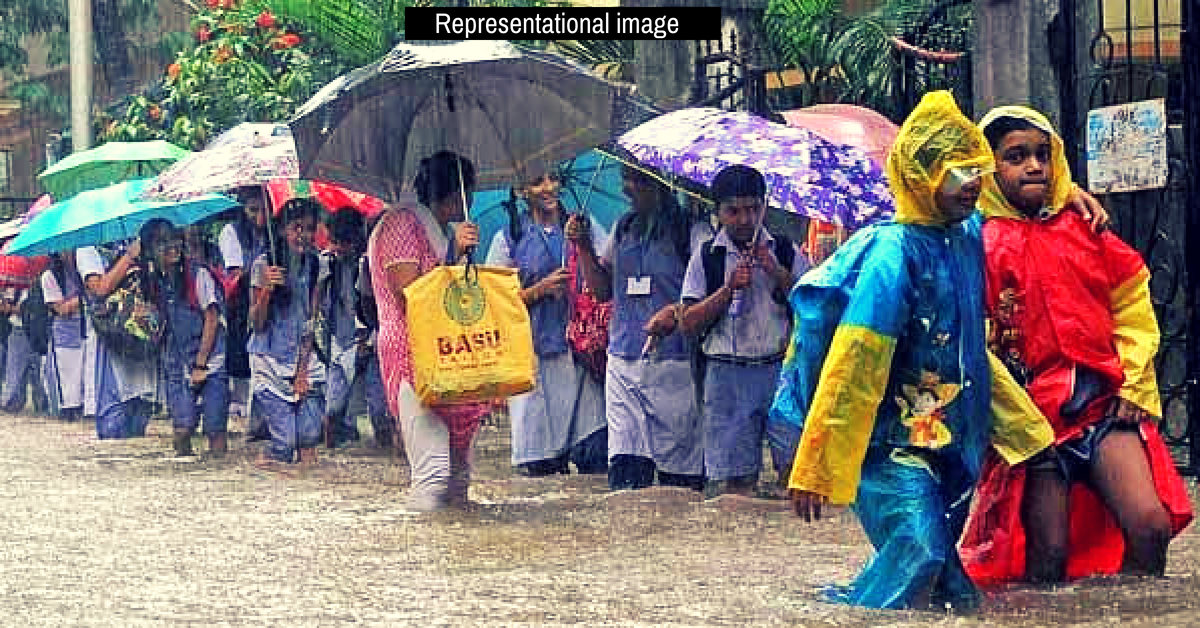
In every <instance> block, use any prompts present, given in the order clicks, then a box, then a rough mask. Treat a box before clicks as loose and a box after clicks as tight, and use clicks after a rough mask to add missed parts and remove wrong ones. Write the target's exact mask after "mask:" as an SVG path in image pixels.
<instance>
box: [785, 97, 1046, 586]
mask: <svg viewBox="0 0 1200 628" xmlns="http://www.w3.org/2000/svg"><path fill="white" fill-rule="evenodd" d="M991 161H992V153H991V150H990V149H989V148H988V146H987V142H986V140H985V139H984V137H983V135H982V134H981V133H980V132H979V131H978V129H976V127H975V125H974V124H972V123H971V121H970V120H969V119H967V118H966V117H965V116H963V115H962V114H961V113H960V112H959V111H958V108H957V107H956V106H955V104H954V100H953V98H952V97H951V96H950V94H949V93H948V92H936V93H932V94H929V95H927V96H925V98H924V99H922V101H921V103H920V105H919V106H918V107H917V108H916V109H915V110H914V111H913V113H912V114H911V115H910V116H909V118H908V120H907V121H905V123H904V125H903V126H902V127H901V129H900V134H899V136H898V137H897V139H896V144H895V146H894V148H893V150H892V153H891V156H890V157H889V160H888V178H889V182H890V185H891V189H892V192H893V194H894V196H895V198H896V201H897V212H896V217H895V221H894V222H890V223H883V224H878V225H874V226H871V227H868V228H866V229H864V230H862V231H860V232H858V233H856V234H855V235H854V236H853V237H852V238H850V240H849V241H847V242H846V243H845V244H844V245H843V246H842V247H841V248H840V249H838V251H837V252H836V253H835V254H834V256H833V257H831V258H830V259H829V260H827V261H826V262H825V263H824V264H823V265H822V266H820V267H818V268H816V269H814V270H813V271H811V272H809V273H808V274H806V275H805V276H804V277H803V278H802V279H801V280H800V282H798V283H797V285H796V286H795V288H794V289H793V291H792V294H791V304H792V308H793V311H794V312H795V330H796V331H795V332H794V335H793V339H792V342H791V345H790V347H789V352H788V357H787V359H786V360H785V363H784V369H783V373H782V375H781V381H780V384H781V385H780V389H779V390H778V392H777V395H776V399H775V402H774V404H773V407H772V410H771V412H772V420H775V421H790V422H792V423H795V424H799V425H802V426H803V435H802V436H801V438H800V443H799V445H798V448H797V452H796V456H795V460H794V462H793V465H792V470H791V477H790V481H789V487H790V488H792V489H799V490H804V491H809V492H812V493H816V494H819V495H823V496H825V497H827V498H828V499H829V500H830V502H832V503H835V504H852V505H853V509H854V512H855V514H856V515H858V517H859V520H860V521H861V522H862V524H863V527H864V528H865V530H866V532H867V535H868V537H869V538H870V540H871V543H872V544H873V545H874V546H875V549H876V556H875V557H874V558H873V559H872V560H871V562H870V563H869V564H868V565H867V567H866V568H865V570H864V571H863V573H862V574H861V575H860V576H859V577H858V578H857V579H856V580H855V581H854V582H853V583H852V584H851V585H850V586H849V587H846V588H845V589H843V590H839V591H838V592H837V594H836V597H837V598H838V599H840V600H842V601H846V602H849V603H852V604H859V605H864V606H872V607H879V608H906V607H909V606H911V605H912V603H913V602H914V601H915V599H916V597H917V596H918V595H921V594H922V593H923V592H925V591H927V590H928V587H929V584H930V583H936V584H935V587H934V589H933V590H932V596H933V597H932V600H933V601H934V602H938V603H942V602H945V603H951V604H955V605H961V606H969V605H971V604H973V603H975V602H976V601H977V596H978V594H977V591H976V589H975V587H974V585H973V584H972V583H971V581H970V579H969V578H968V577H967V575H966V573H965V571H964V570H963V568H962V564H961V563H960V562H959V559H958V555H957V552H956V549H955V544H956V542H957V541H958V538H959V535H960V534H961V532H962V528H963V525H964V522H965V520H966V515H967V512H968V509H969V506H970V501H971V496H972V491H973V488H974V486H975V483H976V480H977V479H978V477H979V473H980V469H981V467H982V465H983V459H984V454H985V453H986V451H987V449H988V447H989V446H993V447H995V448H996V450H997V451H998V452H999V453H1000V454H1001V455H1002V456H1003V457H1004V459H1005V460H1007V461H1008V462H1010V463H1013V464H1015V463H1018V462H1021V461H1023V460H1025V459H1027V458H1029V457H1030V456H1032V455H1034V454H1036V453H1037V452H1039V451H1041V450H1042V449H1044V448H1046V447H1047V446H1049V445H1050V444H1051V442H1052V441H1053V438H1054V435H1053V431H1052V429H1051V428H1050V425H1049V424H1048V423H1047V422H1046V420H1045V418H1044V417H1043V416H1042V415H1041V413H1040V412H1039V411H1038V410H1037V407H1036V406H1035V405H1034V404H1033V403H1032V401H1030V399H1029V397H1028V396H1027V395H1026V394H1025V392H1024V391H1023V390H1022V389H1021V388H1020V387H1019V386H1018V385H1017V383H1016V382H1015V381H1014V380H1013V379H1012V377H1011V376H1010V375H1009V374H1008V373H1007V371H1005V369H1004V367H1003V365H1002V364H1001V363H1000V362H999V361H998V360H996V359H995V358H994V357H992V356H991V355H990V354H989V353H988V352H987V349H986V344H985V343H986V335H985V329H984V303H983V294H984V291H983V282H984V266H983V264H984V257H983V244H982V239H981V224H982V223H981V218H980V217H979V216H978V214H975V215H971V216H970V217H968V218H967V219H966V220H963V221H961V222H958V223H953V224H951V223H949V222H948V221H947V220H946V219H945V218H943V215H942V212H941V210H940V209H939V208H938V206H937V204H936V203H935V201H934V192H935V190H937V189H938V186H939V185H940V184H941V182H942V179H943V177H944V176H945V174H946V172H947V171H948V170H949V169H950V168H953V167H970V166H985V165H990V164H991Z"/></svg>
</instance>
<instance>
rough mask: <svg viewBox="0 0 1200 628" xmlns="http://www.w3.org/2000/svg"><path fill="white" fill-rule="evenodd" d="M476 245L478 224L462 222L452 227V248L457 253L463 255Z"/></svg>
mask: <svg viewBox="0 0 1200 628" xmlns="http://www.w3.org/2000/svg"><path fill="white" fill-rule="evenodd" d="M476 246H479V225H477V224H475V223H473V222H464V223H462V224H460V225H458V227H457V228H455V229H454V250H455V251H456V252H457V253H458V255H465V254H466V253H467V251H468V250H469V249H472V248H474V247H476Z"/></svg>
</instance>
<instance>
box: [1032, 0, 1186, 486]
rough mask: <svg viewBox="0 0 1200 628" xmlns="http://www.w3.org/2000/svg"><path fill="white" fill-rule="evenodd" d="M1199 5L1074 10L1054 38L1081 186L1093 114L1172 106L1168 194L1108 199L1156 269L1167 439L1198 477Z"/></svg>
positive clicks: (1154, 1) (1109, 4)
mask: <svg viewBox="0 0 1200 628" xmlns="http://www.w3.org/2000/svg"><path fill="white" fill-rule="evenodd" d="M1198 5H1200V0H1080V1H1078V2H1066V1H1064V2H1061V3H1060V7H1061V12H1060V14H1059V16H1058V18H1056V20H1055V23H1054V24H1053V26H1052V29H1051V41H1052V42H1055V43H1056V47H1055V50H1053V51H1052V54H1053V57H1054V59H1055V64H1056V69H1057V70H1058V77H1059V85H1060V94H1061V96H1062V118H1061V119H1062V123H1061V126H1062V129H1063V139H1064V142H1065V143H1066V144H1067V151H1068V155H1069V157H1070V161H1071V168H1072V171H1073V173H1074V175H1075V179H1076V180H1077V181H1079V182H1080V184H1081V185H1084V184H1085V182H1086V179H1087V168H1086V163H1087V162H1086V148H1087V147H1086V146H1085V138H1086V131H1087V126H1086V125H1087V115H1088V112H1089V111H1090V110H1093V109H1097V108H1101V107H1106V106H1110V105H1118V104H1124V103H1130V102H1137V101H1143V100H1152V99H1157V98H1163V99H1165V101H1166V108H1167V122H1168V125H1169V126H1168V146H1169V153H1170V158H1169V164H1168V171H1169V174H1168V183H1167V185H1166V187H1163V188H1160V189H1153V190H1146V191H1138V192H1121V193H1111V194H1104V195H1102V196H1101V197H1100V198H1101V200H1102V201H1103V203H1104V205H1105V207H1107V208H1108V210H1109V212H1110V213H1111V214H1112V218H1113V226H1114V228H1115V230H1116V232H1117V233H1118V234H1119V235H1120V236H1121V237H1122V239H1124V240H1125V241H1126V242H1128V243H1129V244H1131V245H1132V246H1134V247H1135V248H1137V250H1138V251H1139V252H1140V253H1141V254H1142V256H1143V258H1144V259H1145V260H1146V263H1147V265H1148V266H1149V267H1150V269H1151V272H1152V279H1151V284H1150V287H1151V296H1152V298H1153V300H1154V305H1155V311H1156V313H1157V315H1158V323H1159V327H1160V329H1161V331H1162V345H1161V347H1160V349H1159V354H1158V357H1157V370H1158V383H1159V389H1160V391H1161V393H1162V400H1163V414H1164V421H1163V433H1164V435H1165V436H1166V438H1167V440H1168V443H1169V444H1171V445H1172V447H1173V451H1174V452H1175V454H1176V459H1177V461H1178V462H1179V463H1180V464H1181V465H1183V466H1184V467H1185V468H1187V469H1190V470H1191V471H1192V472H1193V473H1195V472H1197V471H1200V307H1197V306H1198V305H1200V299H1198V298H1197V295H1198V294H1200V291H1198V288H1200V246H1198V245H1200V205H1198V204H1197V203H1198V199H1200V196H1198V194H1200V189H1198V188H1200V185H1198V183H1197V181H1196V180H1195V179H1196V178H1197V176H1196V175H1197V174H1200V171H1198V170H1197V169H1196V161H1195V160H1196V158H1197V156H1196V151H1197V150H1198V149H1200V143H1198V142H1197V128H1196V126H1197V125H1196V122H1197V118H1198V115H1197V114H1198V112H1197V109H1198V108H1200V100H1198V97H1200V93H1198V90H1200V83H1198V82H1197V81H1196V76H1197V68H1196V64H1197V58H1196V57H1197V52H1198V51H1197V48H1196V44H1197V41H1196V39H1195V38H1196V33H1197V31H1196V29H1195V27H1194V25H1195V24H1196V22H1197V20H1198V19H1200V10H1198V9H1197V6H1198Z"/></svg>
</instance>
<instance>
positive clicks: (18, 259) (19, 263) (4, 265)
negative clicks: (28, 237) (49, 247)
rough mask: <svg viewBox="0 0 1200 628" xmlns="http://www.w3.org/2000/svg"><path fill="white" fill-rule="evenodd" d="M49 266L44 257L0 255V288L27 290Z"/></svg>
mask: <svg viewBox="0 0 1200 628" xmlns="http://www.w3.org/2000/svg"><path fill="white" fill-rule="evenodd" d="M49 265H50V258H48V257H46V256H45V255H40V256H38V257H24V256H21V255H0V288H10V287H15V288H28V287H29V286H30V285H32V284H33V281H34V280H35V279H37V278H38V277H39V276H40V275H41V274H42V271H44V270H46V267H48V266H49Z"/></svg>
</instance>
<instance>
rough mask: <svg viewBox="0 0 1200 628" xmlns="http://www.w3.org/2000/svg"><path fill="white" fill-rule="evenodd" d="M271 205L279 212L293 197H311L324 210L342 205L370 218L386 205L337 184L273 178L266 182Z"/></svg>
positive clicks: (330, 209)
mask: <svg viewBox="0 0 1200 628" xmlns="http://www.w3.org/2000/svg"><path fill="white" fill-rule="evenodd" d="M267 194H268V195H269V196H270V198H271V207H274V208H275V211H276V213H278V212H279V210H280V208H282V207H283V204H284V203H286V202H288V201H290V200H292V199H293V198H313V199H316V200H317V202H318V203H320V204H321V207H324V208H325V209H326V211H330V212H332V211H337V210H338V209H341V208H342V207H353V208H354V209H356V210H358V213H360V214H362V215H363V216H364V217H366V218H372V217H374V216H376V215H377V214H379V213H380V212H382V211H383V210H384V208H385V207H386V206H385V205H384V203H383V201H381V200H379V199H377V198H375V197H374V196H370V195H368V194H363V193H362V192H355V191H354V190H347V189H346V188H344V187H341V186H339V185H334V184H332V183H324V182H322V181H308V180H306V179H275V180H274V181H271V182H270V183H268V184H267Z"/></svg>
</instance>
